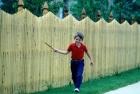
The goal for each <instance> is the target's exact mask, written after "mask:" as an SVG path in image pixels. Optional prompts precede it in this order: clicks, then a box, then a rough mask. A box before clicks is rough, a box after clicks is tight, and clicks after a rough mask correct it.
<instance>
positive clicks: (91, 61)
mask: <svg viewBox="0 0 140 94" xmlns="http://www.w3.org/2000/svg"><path fill="white" fill-rule="evenodd" d="M86 54H87V56H88V58H89V59H90V64H91V65H92V64H93V59H92V57H91V55H90V54H89V52H88V51H86Z"/></svg>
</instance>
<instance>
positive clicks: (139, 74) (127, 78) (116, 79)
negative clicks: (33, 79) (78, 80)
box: [32, 69, 140, 94]
mask: <svg viewBox="0 0 140 94" xmlns="http://www.w3.org/2000/svg"><path fill="white" fill-rule="evenodd" d="M137 81H140V69H133V70H129V71H127V72H123V73H121V74H118V75H114V76H108V77H104V78H100V79H95V80H92V81H87V82H85V83H83V84H82V86H81V90H80V93H79V94H103V93H105V92H107V91H110V90H113V89H117V88H119V87H123V86H126V85H129V84H132V83H135V82H137ZM73 89H74V87H73V85H68V86H65V87H60V88H55V89H49V90H47V91H42V92H36V93H32V94H76V93H74V92H73Z"/></svg>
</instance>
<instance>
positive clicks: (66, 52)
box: [54, 48, 69, 55]
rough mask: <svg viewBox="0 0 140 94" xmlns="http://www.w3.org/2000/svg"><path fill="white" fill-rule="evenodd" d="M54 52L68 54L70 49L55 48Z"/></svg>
mask: <svg viewBox="0 0 140 94" xmlns="http://www.w3.org/2000/svg"><path fill="white" fill-rule="evenodd" d="M54 52H57V53H60V54H64V55H67V54H68V53H69V51H67V50H66V51H65V50H59V49H55V48H54Z"/></svg>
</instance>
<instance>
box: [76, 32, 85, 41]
mask: <svg viewBox="0 0 140 94" xmlns="http://www.w3.org/2000/svg"><path fill="white" fill-rule="evenodd" d="M77 36H78V37H79V38H80V39H81V40H83V39H84V35H83V33H82V32H76V33H75V35H74V39H75V38H76V37H77Z"/></svg>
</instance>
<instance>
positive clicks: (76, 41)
mask: <svg viewBox="0 0 140 94" xmlns="http://www.w3.org/2000/svg"><path fill="white" fill-rule="evenodd" d="M74 40H75V43H81V42H82V39H80V37H79V36H77V37H75V39H74Z"/></svg>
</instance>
